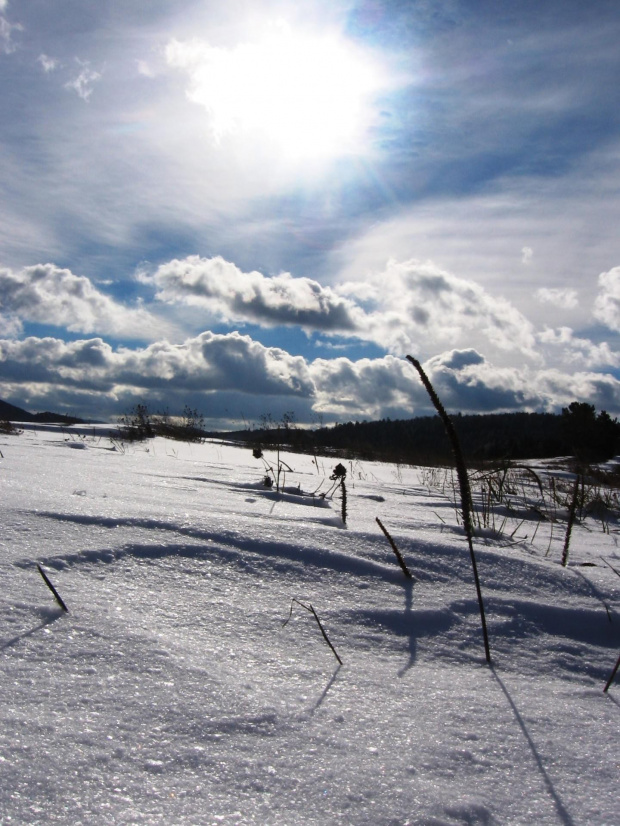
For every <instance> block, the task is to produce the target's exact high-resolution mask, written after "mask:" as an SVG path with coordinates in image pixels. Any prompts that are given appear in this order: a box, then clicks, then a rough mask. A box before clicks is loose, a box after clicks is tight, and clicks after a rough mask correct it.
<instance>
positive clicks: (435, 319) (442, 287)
mask: <svg viewBox="0 0 620 826" xmlns="http://www.w3.org/2000/svg"><path fill="white" fill-rule="evenodd" d="M138 277H139V278H140V279H141V280H142V281H144V282H147V283H151V284H153V285H154V286H155V287H156V289H157V293H156V298H157V299H158V300H160V301H165V302H168V303H178V302H184V303H187V304H194V305H198V306H202V307H204V308H205V310H207V311H208V312H209V314H210V316H211V318H213V319H217V320H218V321H225V322H236V323H244V322H251V323H256V324H260V325H262V326H267V327H273V326H279V325H289V326H293V325H294V326H299V327H302V328H303V329H304V330H306V331H320V332H323V333H324V334H326V335H341V336H352V337H356V338H359V339H364V340H367V341H373V342H375V343H377V344H379V345H380V346H381V347H384V348H385V349H387V350H389V351H391V352H392V353H394V354H396V355H403V354H406V353H407V352H409V351H411V350H413V351H415V352H418V351H419V349H420V344H421V342H424V345H425V347H431V346H432V347H435V348H436V347H440V346H445V344H446V343H449V344H458V343H461V342H463V341H464V340H465V339H466V338H467V337H471V336H472V335H477V336H482V337H484V338H486V339H487V340H488V341H490V342H492V343H493V344H494V345H496V346H497V347H500V348H501V349H505V350H519V351H521V352H522V353H525V354H527V355H528V356H535V353H534V349H533V348H534V345H535V335H534V329H533V327H532V325H531V324H530V322H529V321H527V319H526V318H525V317H524V316H523V315H522V314H521V313H520V312H519V311H518V310H517V309H516V308H515V307H514V306H513V305H512V304H510V302H508V301H506V300H505V299H503V298H501V297H497V296H492V295H491V294H490V293H488V292H487V291H486V290H484V289H483V288H482V287H481V286H480V285H479V284H476V283H475V282H473V281H470V280H466V279H462V278H458V277H457V276H455V275H452V274H451V273H448V272H445V271H443V270H441V269H439V268H438V267H436V266H435V265H434V264H432V263H430V262H420V261H417V260H410V261H405V262H397V261H390V262H389V263H388V265H387V267H386V269H385V270H383V271H382V272H378V273H375V274H374V275H370V276H368V278H366V279H365V280H364V281H348V282H346V283H345V284H343V285H340V286H337V287H335V288H334V289H332V288H330V287H323V286H322V285H321V284H319V283H318V282H317V281H313V280H312V279H310V278H295V277H293V276H292V275H290V274H289V273H281V274H279V275H275V276H264V275H262V274H261V273H259V272H249V273H245V272H242V271H241V270H240V269H239V268H238V267H236V266H235V265H234V264H232V263H230V262H228V261H225V260H224V259H223V258H221V257H216V258H200V257H198V256H189V257H188V258H185V259H183V260H178V259H175V260H173V261H170V262H168V263H166V264H162V265H161V266H160V267H159V268H158V269H157V270H156V271H155V272H154V273H153V274H146V273H142V274H139V276H138Z"/></svg>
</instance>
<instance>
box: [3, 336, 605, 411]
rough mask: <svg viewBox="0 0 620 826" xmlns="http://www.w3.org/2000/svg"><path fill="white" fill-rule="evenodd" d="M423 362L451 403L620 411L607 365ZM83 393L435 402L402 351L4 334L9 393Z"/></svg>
mask: <svg viewBox="0 0 620 826" xmlns="http://www.w3.org/2000/svg"><path fill="white" fill-rule="evenodd" d="M424 367H425V369H426V371H427V373H428V375H429V376H430V378H431V381H432V382H433V384H434V386H435V388H436V390H437V392H438V393H439V396H440V398H441V399H442V401H443V403H444V404H445V406H446V408H447V409H448V411H449V412H452V413H457V412H463V413H470V412H476V413H480V412H488V411H495V410H507V411H511V410H541V409H542V410H559V409H560V408H561V407H562V406H566V405H567V404H569V403H570V402H571V401H574V400H575V399H578V400H580V401H586V402H588V403H591V404H594V405H595V406H596V407H598V408H604V409H606V410H608V411H610V412H611V413H614V414H617V413H618V412H620V382H619V381H618V380H617V379H615V378H614V377H613V376H611V375H607V374H599V373H593V372H588V371H582V372H577V373H574V374H573V375H568V374H567V373H565V372H562V371H559V370H548V369H547V370H532V369H531V368H527V367H521V368H506V367H497V366H496V365H494V364H492V363H491V362H489V361H488V360H487V359H485V358H484V356H482V354H480V353H479V352H477V351H476V350H473V349H471V348H470V349H467V350H450V351H446V352H445V353H442V354H440V355H438V356H436V357H434V358H432V359H429V360H428V361H426V362H425V364H424ZM76 394H78V395H79V394H81V396H82V397H85V398H87V401H88V406H89V409H90V410H91V411H93V413H91V415H93V414H94V415H97V413H96V411H97V410H98V409H99V410H110V409H111V408H112V409H113V408H114V405H116V409H117V411H118V412H122V410H123V409H126V408H127V406H128V405H130V404H131V403H132V400H133V403H135V400H137V399H138V400H139V399H143V400H147V401H148V402H149V403H153V407H154V408H156V407H157V405H158V404H161V405H162V406H166V405H170V404H171V403H172V404H177V403H178V401H179V400H181V403H183V402H184V401H185V400H186V399H188V398H191V399H192V403H194V404H197V405H199V406H200V407H203V408H205V407H206V409H207V410H209V409H211V410H213V409H214V407H215V406H217V405H218V404H220V403H219V402H218V399H222V398H228V399H232V398H235V399H236V401H235V404H237V403H239V399H245V401H244V402H242V404H243V406H244V407H245V408H246V409H248V408H250V409H254V410H255V411H256V409H257V408H258V406H259V405H260V406H261V408H262V409H263V410H265V409H268V410H273V409H274V407H273V406H274V404H280V405H281V404H284V405H285V407H284V408H283V409H292V410H296V411H297V412H299V411H300V410H301V411H302V414H305V416H306V418H305V419H304V418H303V415H302V416H300V417H299V420H300V421H310V420H312V415H313V413H314V415H316V414H318V415H321V416H325V417H326V419H333V418H335V419H340V420H348V419H352V418H364V419H378V418H383V417H385V416H390V417H392V418H409V417H411V416H414V415H420V414H433V413H434V409H433V407H432V405H431V403H430V400H429V399H428V396H427V394H426V391H425V390H424V387H423V386H422V383H421V382H420V380H419V377H418V375H417V373H416V371H415V370H414V369H413V367H412V365H411V364H409V362H408V361H406V360H405V359H399V358H395V357H394V356H384V357H383V358H378V359H359V360H357V361H352V360H351V359H348V358H336V359H315V360H313V361H310V362H309V361H307V360H306V359H304V358H302V357H300V356H293V355H291V354H290V353H287V352H286V351H284V350H282V349H279V348H274V347H265V346H264V345H262V344H260V343H259V342H256V341H254V340H252V339H251V338H250V337H249V336H243V335H240V334H239V333H230V334H226V335H218V334H214V333H210V332H206V333H202V334H201V335H199V336H196V337H194V338H190V339H187V340H186V341H184V342H183V343H182V344H176V345H175V344H170V343H169V342H166V341H158V342H155V343H153V344H151V345H149V346H147V347H141V348H136V349H131V348H128V347H119V348H116V349H114V348H113V347H111V346H110V345H109V344H108V343H106V342H105V341H103V340H102V339H100V338H94V339H89V340H82V341H73V342H65V341H61V340H59V339H55V338H45V339H40V338H34V337H30V338H26V339H24V340H21V341H16V340H0V395H2V396H3V397H4V398H7V397H8V398H10V397H11V396H13V397H25V396H30V397H33V398H34V397H36V398H37V400H38V401H37V404H38V405H39V406H40V407H48V408H50V407H52V408H53V407H56V408H58V406H59V405H60V406H63V408H64V407H65V406H66V405H69V404H70V400H72V399H77V397H78V396H77V395H76ZM235 394H236V395H235ZM46 398H49V399H50V400H53V402H52V401H50V403H49V404H48V403H46V401H45V399H46ZM171 400H172V401H171ZM220 406H221V405H220ZM234 415H235V416H236V415H238V411H235V414H234ZM228 416H229V417H230V414H228Z"/></svg>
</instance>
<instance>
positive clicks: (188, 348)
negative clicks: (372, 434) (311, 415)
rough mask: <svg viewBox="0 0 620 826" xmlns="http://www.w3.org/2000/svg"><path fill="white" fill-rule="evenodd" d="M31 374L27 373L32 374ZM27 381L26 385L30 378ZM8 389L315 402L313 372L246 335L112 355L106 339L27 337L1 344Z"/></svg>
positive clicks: (0, 370)
mask: <svg viewBox="0 0 620 826" xmlns="http://www.w3.org/2000/svg"><path fill="white" fill-rule="evenodd" d="M26 368H27V369H26ZM26 374H27V377H26ZM0 376H1V378H2V380H3V381H4V382H7V381H10V382H13V383H15V382H18V381H19V380H20V378H21V379H22V380H23V381H24V382H25V383H27V384H29V385H32V384H33V383H38V384H44V385H54V386H56V387H59V386H64V387H68V388H81V389H82V390H87V391H97V392H99V393H103V394H111V395H115V394H116V395H117V394H119V393H121V391H122V390H125V391H126V390H130V391H131V392H132V393H134V394H135V395H138V396H139V395H144V394H145V393H153V394H154V395H156V396H157V395H161V394H162V393H164V394H166V395H173V396H174V398H178V396H179V395H180V394H184V393H189V392H197V391H199V392H200V393H202V394H209V393H213V392H215V391H217V392H224V391H236V392H240V393H246V394H251V395H260V396H291V397H299V398H304V397H309V396H312V395H313V393H314V384H313V381H312V378H311V376H310V373H309V371H308V367H307V364H306V362H305V360H304V359H303V358H301V357H300V356H292V355H290V354H289V353H286V352H285V351H284V350H280V349H279V348H275V347H264V346H263V345H262V344H259V343H258V342H257V341H253V340H252V339H251V338H250V337H249V336H242V335H239V333H230V334H227V335H216V334H214V333H210V332H206V333H202V334H201V335H199V336H197V337H195V338H191V339H188V340H187V341H185V342H184V343H182V344H170V343H169V342H166V341H159V342H156V343H154V344H151V345H149V346H148V347H144V348H138V349H130V348H126V347H119V348H118V349H113V348H112V347H111V346H110V345H109V344H108V343H106V342H105V341H103V340H102V339H100V338H95V339H89V340H82V341H72V342H65V341H62V340H60V339H56V338H35V337H28V338H26V339H24V340H22V341H16V340H7V339H5V340H1V341H0Z"/></svg>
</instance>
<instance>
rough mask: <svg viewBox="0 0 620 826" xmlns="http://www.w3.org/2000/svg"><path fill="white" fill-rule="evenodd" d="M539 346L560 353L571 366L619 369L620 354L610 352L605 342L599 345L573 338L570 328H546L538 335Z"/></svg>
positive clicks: (588, 340) (577, 337) (576, 337)
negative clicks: (545, 346)
mask: <svg viewBox="0 0 620 826" xmlns="http://www.w3.org/2000/svg"><path fill="white" fill-rule="evenodd" d="M538 339H539V341H540V342H541V344H544V345H548V346H550V347H552V348H554V349H556V350H558V351H560V352H561V354H562V357H563V358H564V360H565V361H566V362H568V363H570V364H571V365H574V364H575V363H578V364H580V365H582V366H584V367H588V368H591V369H596V368H600V367H620V353H618V351H616V350H612V349H611V347H610V346H609V344H608V343H607V342H606V341H602V342H600V343H599V344H596V343H595V342H593V341H591V340H590V339H587V338H580V337H579V336H575V334H574V333H573V330H572V329H571V328H570V327H558V328H557V329H552V328H550V327H546V328H545V329H544V330H543V331H542V332H541V333H539V335H538Z"/></svg>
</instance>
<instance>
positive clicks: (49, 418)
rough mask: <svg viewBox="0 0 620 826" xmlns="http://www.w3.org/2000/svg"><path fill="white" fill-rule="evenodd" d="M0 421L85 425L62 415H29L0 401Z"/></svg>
mask: <svg viewBox="0 0 620 826" xmlns="http://www.w3.org/2000/svg"><path fill="white" fill-rule="evenodd" d="M0 421H3V422H38V423H39V424H67V425H69V424H85V421H84V419H78V418H77V417H76V416H65V415H64V414H63V413H50V412H49V411H47V410H46V411H45V412H44V413H29V412H28V411H27V410H24V409H23V408H21V407H16V406H15V405H14V404H9V402H5V401H2V399H0Z"/></svg>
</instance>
